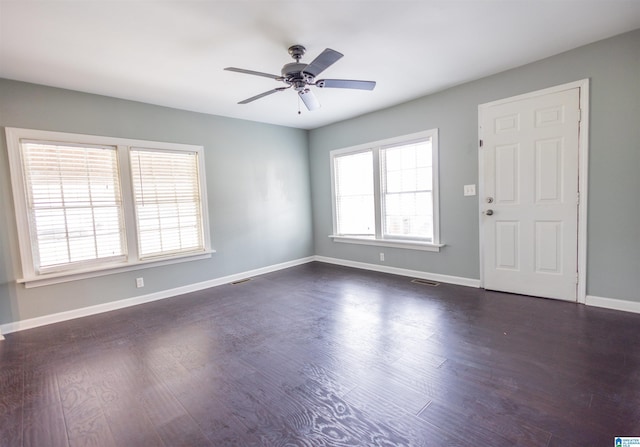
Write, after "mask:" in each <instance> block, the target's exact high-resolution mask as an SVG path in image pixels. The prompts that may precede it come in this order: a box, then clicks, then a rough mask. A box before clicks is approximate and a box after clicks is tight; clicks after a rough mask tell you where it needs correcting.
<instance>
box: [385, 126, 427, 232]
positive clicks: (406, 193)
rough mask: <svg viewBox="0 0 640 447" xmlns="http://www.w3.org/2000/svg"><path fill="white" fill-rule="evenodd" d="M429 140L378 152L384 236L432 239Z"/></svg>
mask: <svg viewBox="0 0 640 447" xmlns="http://www.w3.org/2000/svg"><path fill="white" fill-rule="evenodd" d="M431 155H432V154H431V139H427V140H423V141H418V142H413V143H410V144H404V145H399V146H393V147H388V148H385V149H381V151H380V157H381V162H382V166H383V169H382V170H383V175H382V181H381V189H382V197H383V213H384V216H383V221H384V228H383V233H384V235H385V236H392V237H393V236H396V237H398V236H400V237H413V238H421V239H427V240H433V194H432V182H433V180H432V179H433V172H432V168H431V165H432V162H431Z"/></svg>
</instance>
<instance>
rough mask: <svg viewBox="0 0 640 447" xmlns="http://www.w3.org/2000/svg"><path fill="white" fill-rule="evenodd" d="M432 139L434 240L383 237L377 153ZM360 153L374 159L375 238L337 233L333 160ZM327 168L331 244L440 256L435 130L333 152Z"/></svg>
mask: <svg viewBox="0 0 640 447" xmlns="http://www.w3.org/2000/svg"><path fill="white" fill-rule="evenodd" d="M425 139H431V162H432V167H431V170H432V171H431V174H432V197H433V240H432V241H428V240H426V239H423V238H414V237H411V236H391V235H385V234H384V231H385V229H384V222H383V220H384V214H383V210H384V203H383V201H384V198H383V194H382V179H383V176H384V173H383V172H382V169H383V166H382V163H381V160H380V152H381V151H382V150H384V149H387V148H392V147H397V146H402V145H403V144H411V143H414V142H416V141H420V140H425ZM362 152H371V153H372V155H373V163H372V173H373V193H374V212H375V235H374V236H358V235H348V234H339V233H338V221H337V209H336V202H337V196H336V173H335V159H336V158H338V157H341V156H345V155H355V154H358V153H362ZM329 164H330V171H331V211H332V220H333V228H332V234H330V235H329V237H330V238H331V239H332V240H333V241H334V242H341V243H350V244H361V245H375V246H381V247H395V248H406V249H413V250H424V251H434V252H439V251H440V248H441V247H443V246H444V245H445V244H443V243H441V241H440V200H439V196H440V194H439V175H438V171H439V142H438V129H437V128H435V129H429V130H425V131H421V132H416V133H412V134H408V135H402V136H399V137H393V138H388V139H384V140H379V141H373V142H370V143H365V144H360V145H357V146H351V147H347V148H342V149H335V150H332V151H331V152H330V153H329Z"/></svg>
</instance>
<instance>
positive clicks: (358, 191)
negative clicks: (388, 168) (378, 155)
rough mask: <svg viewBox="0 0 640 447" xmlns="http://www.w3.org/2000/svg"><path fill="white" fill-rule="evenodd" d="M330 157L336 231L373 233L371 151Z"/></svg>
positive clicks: (362, 234) (350, 233)
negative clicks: (332, 167)
mask: <svg viewBox="0 0 640 447" xmlns="http://www.w3.org/2000/svg"><path fill="white" fill-rule="evenodd" d="M333 161H334V181H335V184H334V190H335V211H336V226H337V233H338V234H340V235H359V236H372V235H375V229H376V226H375V209H374V200H375V196H374V188H373V172H372V169H371V167H372V163H373V154H372V152H371V151H367V152H360V153H356V154H347V155H341V156H336V157H335V158H334V160H333Z"/></svg>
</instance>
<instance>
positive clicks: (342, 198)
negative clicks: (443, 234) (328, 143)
mask: <svg viewBox="0 0 640 447" xmlns="http://www.w3.org/2000/svg"><path fill="white" fill-rule="evenodd" d="M437 159H438V133H437V130H430V131H426V132H420V133H418V134H413V135H408V136H405V137H401V138H395V139H391V140H385V141H381V142H377V143H372V144H369V145H365V146H360V147H355V148H347V149H341V150H337V151H333V152H332V153H331V167H332V177H333V206H334V233H333V235H332V237H333V238H334V240H336V241H338V242H353V243H366V244H374V245H387V246H399V247H406V248H417V249H424V250H434V251H437V250H438V249H439V247H441V246H442V244H440V242H439V222H438V194H437V190H438V188H437V187H438V182H437V178H438V176H437Z"/></svg>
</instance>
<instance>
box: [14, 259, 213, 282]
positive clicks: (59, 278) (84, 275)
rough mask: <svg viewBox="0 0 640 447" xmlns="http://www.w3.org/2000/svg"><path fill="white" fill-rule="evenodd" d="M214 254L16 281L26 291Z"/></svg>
mask: <svg viewBox="0 0 640 447" xmlns="http://www.w3.org/2000/svg"><path fill="white" fill-rule="evenodd" d="M212 253H215V250H210V251H206V252H200V253H196V254H189V255H184V256H180V257H174V258H171V259H153V260H146V261H139V262H136V263H135V264H123V263H118V264H113V265H111V266H104V265H103V266H100V267H94V268H92V269H86V270H74V271H73V272H56V273H48V274H43V275H39V276H38V277H34V278H23V279H18V280H17V282H18V284H24V286H25V287H26V288H27V289H30V288H32V287H41V286H49V285H52V284H59V283H63V282H69V281H78V280H81V279H88V278H95V277H98V276H106V275H112V274H114V273H122V272H130V271H133V270H140V269H146V268H150V267H159V266H161V265H170V264H178V263H181V262H188V261H197V260H200V259H208V258H210V257H211V254H212Z"/></svg>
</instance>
